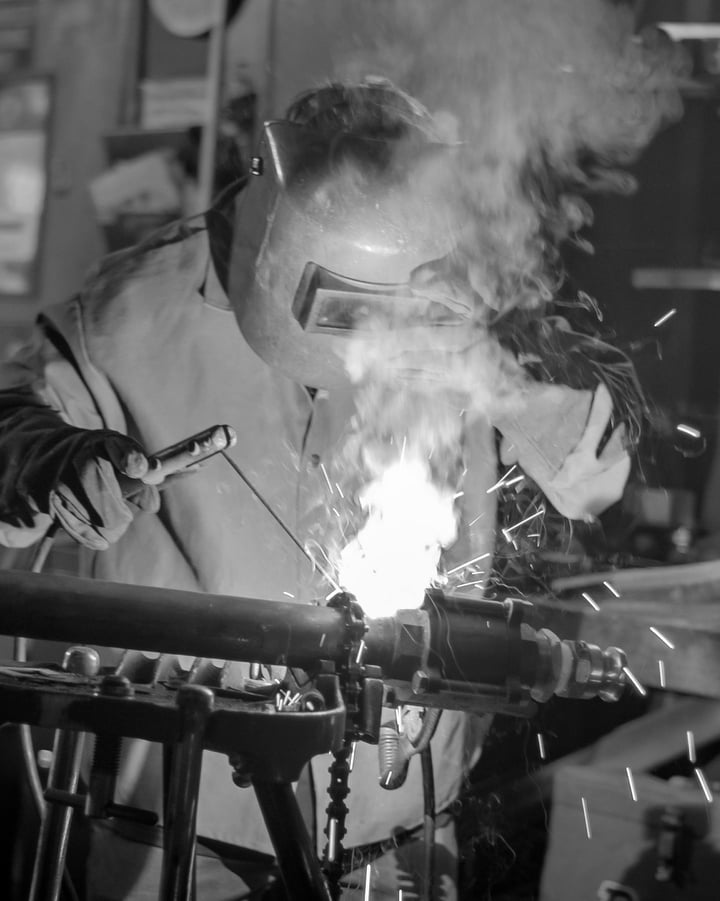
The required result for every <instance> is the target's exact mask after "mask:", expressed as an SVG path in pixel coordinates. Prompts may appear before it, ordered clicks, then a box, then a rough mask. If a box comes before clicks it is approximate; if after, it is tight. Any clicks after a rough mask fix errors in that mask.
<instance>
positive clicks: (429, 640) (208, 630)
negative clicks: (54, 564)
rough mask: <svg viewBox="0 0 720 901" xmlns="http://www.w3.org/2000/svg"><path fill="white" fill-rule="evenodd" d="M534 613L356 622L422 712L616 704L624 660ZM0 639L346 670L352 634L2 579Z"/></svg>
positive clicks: (101, 587) (182, 594) (439, 604)
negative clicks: (562, 700)
mask: <svg viewBox="0 0 720 901" xmlns="http://www.w3.org/2000/svg"><path fill="white" fill-rule="evenodd" d="M531 607H532V605H531V604H527V603H526V602H522V601H512V600H505V601H502V602H501V601H489V600H480V601H472V602H469V601H466V600H463V599H459V598H453V597H445V596H444V595H442V594H440V593H439V592H428V593H427V604H426V608H427V609H421V610H399V611H398V612H397V613H396V615H395V616H393V617H385V618H382V619H369V620H366V621H365V623H364V625H365V629H366V631H365V633H364V635H363V642H364V649H365V653H364V656H363V664H366V665H374V666H379V667H380V669H381V670H382V678H383V679H384V680H385V681H396V682H399V683H400V682H401V683H403V684H404V685H405V686H406V687H407V686H408V685H409V684H411V683H412V680H413V679H414V677H415V676H416V674H418V673H422V672H426V673H427V676H428V683H427V685H426V686H425V687H424V688H423V705H424V706H448V707H453V706H454V704H453V703H452V698H451V697H450V696H451V695H454V696H455V698H456V700H457V698H458V696H459V694H466V695H467V698H465V700H464V701H463V702H462V707H463V708H464V707H472V706H473V705H475V706H477V704H478V701H480V702H482V701H484V700H487V698H488V697H496V696H497V698H498V699H499V701H500V703H501V704H502V702H503V700H504V701H505V702H507V703H509V704H510V705H512V706H513V709H515V708H516V706H517V705H518V704H520V703H522V704H525V703H526V702H527V701H528V700H529V698H530V697H532V699H533V700H535V701H541V702H542V701H547V700H548V699H549V698H550V697H551V696H552V695H553V694H559V695H562V696H564V697H573V698H590V697H601V698H603V699H604V700H615V699H616V698H617V697H618V696H619V695H620V693H621V692H622V690H623V689H624V686H625V681H626V680H625V677H624V675H623V665H624V663H625V657H624V654H623V653H622V651H620V650H618V649H617V648H608V649H606V650H604V651H603V650H601V649H600V648H598V647H596V646H594V645H590V644H588V643H587V642H584V641H582V642H575V641H566V640H562V639H560V638H558V637H557V636H556V635H555V634H554V633H552V632H550V631H548V630H546V629H541V630H539V631H537V630H535V629H533V628H531V627H530V626H529V625H527V624H526V623H524V622H523V617H524V615H525V612H526V611H527V610H528V609H530V608H531ZM0 634H4V635H23V636H25V637H27V638H43V639H49V640H54V641H68V642H82V643H85V644H97V645H105V646H111V647H118V646H119V647H127V648H134V649H136V650H140V651H160V652H163V653H171V654H185V655H189V656H195V657H208V658H211V659H216V660H238V661H255V662H257V663H267V664H279V665H287V666H297V667H301V668H304V669H313V668H314V667H316V665H317V663H318V661H319V660H321V659H325V660H331V661H334V662H336V663H339V664H341V665H345V664H347V655H348V651H349V645H348V640H349V637H350V630H349V626H348V620H347V615H346V612H345V611H344V610H343V609H342V607H332V606H322V605H319V604H293V603H288V602H285V601H266V600H258V599H255V598H242V597H230V596H226V595H211V594H204V593H203V592H200V591H179V590H176V589H167V588H149V587H143V586H138V585H121V584H115V583H113V582H100V581H95V580H88V579H77V578H73V577H71V576H56V575H52V576H49V575H45V574H42V573H40V574H37V573H27V572H16V571H13V570H5V571H0ZM408 690H409V689H408ZM443 693H444V697H441V696H442V695H443ZM473 695H476V696H477V697H476V698H475V699H474V700H473ZM398 697H399V695H398ZM401 700H402V699H401ZM410 700H411V699H410V698H406V699H405V700H404V701H403V702H405V703H407V702H409V701H410ZM378 725H379V724H378Z"/></svg>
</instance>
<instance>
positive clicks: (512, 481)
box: [502, 476, 525, 488]
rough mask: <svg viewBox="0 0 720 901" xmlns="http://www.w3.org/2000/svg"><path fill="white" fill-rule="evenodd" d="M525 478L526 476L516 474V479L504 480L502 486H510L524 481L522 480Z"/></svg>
mask: <svg viewBox="0 0 720 901" xmlns="http://www.w3.org/2000/svg"><path fill="white" fill-rule="evenodd" d="M524 478H525V476H515V478H514V479H510V480H509V481H507V482H503V484H502V487H503V488H509V487H510V486H511V485H516V484H517V483H518V482H522V480H523V479H524Z"/></svg>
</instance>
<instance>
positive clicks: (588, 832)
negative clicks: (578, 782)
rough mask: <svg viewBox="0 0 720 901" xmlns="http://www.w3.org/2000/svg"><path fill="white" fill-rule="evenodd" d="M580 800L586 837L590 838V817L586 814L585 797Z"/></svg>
mask: <svg viewBox="0 0 720 901" xmlns="http://www.w3.org/2000/svg"><path fill="white" fill-rule="evenodd" d="M580 801H581V802H582V809H583V817H584V819H585V834H586V835H587V837H588V838H592V829H591V828H590V817H589V815H588V807H587V801H586V800H585V798H580Z"/></svg>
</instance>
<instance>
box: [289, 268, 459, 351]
mask: <svg viewBox="0 0 720 901" xmlns="http://www.w3.org/2000/svg"><path fill="white" fill-rule="evenodd" d="M292 309H293V314H294V316H295V318H296V319H297V321H298V322H299V323H300V325H301V326H302V328H303V329H304V330H305V331H306V332H326V333H332V334H339V335H342V334H348V333H349V332H351V331H358V330H362V329H372V328H375V327H377V325H378V323H383V322H385V323H387V325H388V326H389V327H395V328H397V327H402V326H403V325H405V326H408V325H418V324H419V323H422V324H423V325H456V324H458V323H462V322H463V321H464V319H465V317H464V316H462V315H459V314H458V312H457V311H454V310H451V309H449V308H448V307H447V306H446V305H445V304H443V303H440V302H439V301H436V300H432V299H431V298H429V297H425V296H423V295H422V294H416V293H413V291H412V289H411V288H410V286H409V285H407V284H378V283H376V282H362V281H358V280H357V279H352V278H347V277H345V276H343V275H338V274H337V273H335V272H331V271H330V270H329V269H324V268H323V267H322V266H318V265H317V263H307V265H306V266H305V269H304V271H303V275H302V278H301V279H300V283H299V285H298V289H297V291H296V292H295V299H294V300H293V306H292Z"/></svg>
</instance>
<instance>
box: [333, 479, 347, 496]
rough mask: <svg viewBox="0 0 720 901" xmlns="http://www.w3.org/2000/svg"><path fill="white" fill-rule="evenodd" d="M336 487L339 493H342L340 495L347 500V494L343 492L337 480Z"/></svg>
mask: <svg viewBox="0 0 720 901" xmlns="http://www.w3.org/2000/svg"><path fill="white" fill-rule="evenodd" d="M335 487H336V488H337V493H338V494H339V495H340V497H341V498H342V499H343V500H345V495H344V494H343V491H342V488H341V487H340V485H339V484H338V483H337V482H335Z"/></svg>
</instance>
